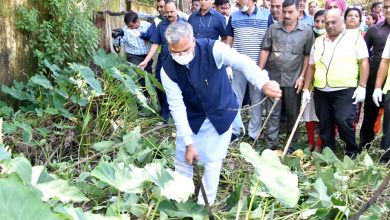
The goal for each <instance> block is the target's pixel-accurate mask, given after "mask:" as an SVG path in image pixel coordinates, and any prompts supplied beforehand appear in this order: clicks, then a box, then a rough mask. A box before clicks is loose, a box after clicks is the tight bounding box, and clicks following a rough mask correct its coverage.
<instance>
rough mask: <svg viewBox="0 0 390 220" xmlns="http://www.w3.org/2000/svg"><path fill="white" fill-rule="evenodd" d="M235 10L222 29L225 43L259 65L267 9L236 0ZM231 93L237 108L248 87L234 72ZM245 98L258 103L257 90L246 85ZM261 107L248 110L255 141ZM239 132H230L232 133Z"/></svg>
mask: <svg viewBox="0 0 390 220" xmlns="http://www.w3.org/2000/svg"><path fill="white" fill-rule="evenodd" d="M236 6H237V7H238V9H239V10H238V11H235V12H234V13H232V15H231V17H230V20H229V22H228V24H227V27H226V34H227V38H226V43H227V44H228V45H230V46H233V48H235V49H236V50H237V51H238V52H239V53H242V54H245V55H247V56H249V57H250V58H251V59H252V60H253V61H254V62H255V63H256V64H258V62H259V54H260V52H261V44H262V42H263V38H264V35H265V32H266V31H267V28H268V16H269V14H270V12H269V10H267V9H261V8H258V7H256V2H255V1H254V0H236ZM232 84H233V90H234V92H235V94H236V96H237V99H238V102H239V104H240V106H241V105H242V101H243V98H244V94H245V88H246V86H247V84H248V81H247V79H246V78H245V76H244V75H243V73H242V72H240V71H238V70H234V78H233V81H232ZM249 96H250V99H251V102H252V104H256V103H259V102H260V101H261V99H262V97H263V94H262V93H261V91H260V90H258V89H256V87H254V86H253V85H249ZM261 114H262V106H261V105H256V106H254V107H253V108H252V109H251V111H250V121H249V128H248V130H249V136H250V137H251V138H253V139H255V138H256V137H257V136H258V135H259V132H260V128H261V125H262V121H261ZM239 132H240V131H236V130H235V129H233V134H235V135H239Z"/></svg>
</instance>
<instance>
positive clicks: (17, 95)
mask: <svg viewBox="0 0 390 220" xmlns="http://www.w3.org/2000/svg"><path fill="white" fill-rule="evenodd" d="M1 92H3V93H4V94H8V95H10V96H12V97H13V98H14V99H17V100H21V101H23V100H28V97H27V95H26V93H25V92H23V90H18V89H16V88H14V87H11V88H10V87H8V86H6V85H2V86H1Z"/></svg>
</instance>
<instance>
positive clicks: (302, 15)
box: [299, 0, 314, 27]
mask: <svg viewBox="0 0 390 220" xmlns="http://www.w3.org/2000/svg"><path fill="white" fill-rule="evenodd" d="M306 4H307V1H306V0H299V21H301V22H302V23H304V24H307V25H309V26H310V27H313V22H314V20H313V17H312V16H310V15H309V14H308V13H306V11H305V9H306Z"/></svg>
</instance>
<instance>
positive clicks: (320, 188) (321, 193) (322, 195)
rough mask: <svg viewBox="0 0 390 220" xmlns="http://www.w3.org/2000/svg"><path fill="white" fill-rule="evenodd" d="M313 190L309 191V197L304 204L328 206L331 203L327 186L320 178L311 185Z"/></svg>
mask: <svg viewBox="0 0 390 220" xmlns="http://www.w3.org/2000/svg"><path fill="white" fill-rule="evenodd" d="M313 187H314V190H313V191H312V192H310V193H309V199H308V200H307V201H306V204H308V205H310V206H311V208H328V207H329V206H331V205H332V201H331V198H330V197H329V196H328V193H327V189H328V188H327V187H326V185H325V183H324V181H322V179H321V178H318V179H317V180H316V182H315V183H314V185H313Z"/></svg>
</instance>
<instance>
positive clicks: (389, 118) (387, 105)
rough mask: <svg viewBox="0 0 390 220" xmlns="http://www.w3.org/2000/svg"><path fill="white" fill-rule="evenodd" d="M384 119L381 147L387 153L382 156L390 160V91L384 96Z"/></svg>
mask: <svg viewBox="0 0 390 220" xmlns="http://www.w3.org/2000/svg"><path fill="white" fill-rule="evenodd" d="M383 108H384V110H385V111H384V117H383V138H382V142H381V146H382V148H383V149H385V150H387V152H386V153H385V154H384V155H383V156H382V159H384V160H389V159H390V91H387V94H386V95H385V96H384V105H383Z"/></svg>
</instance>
